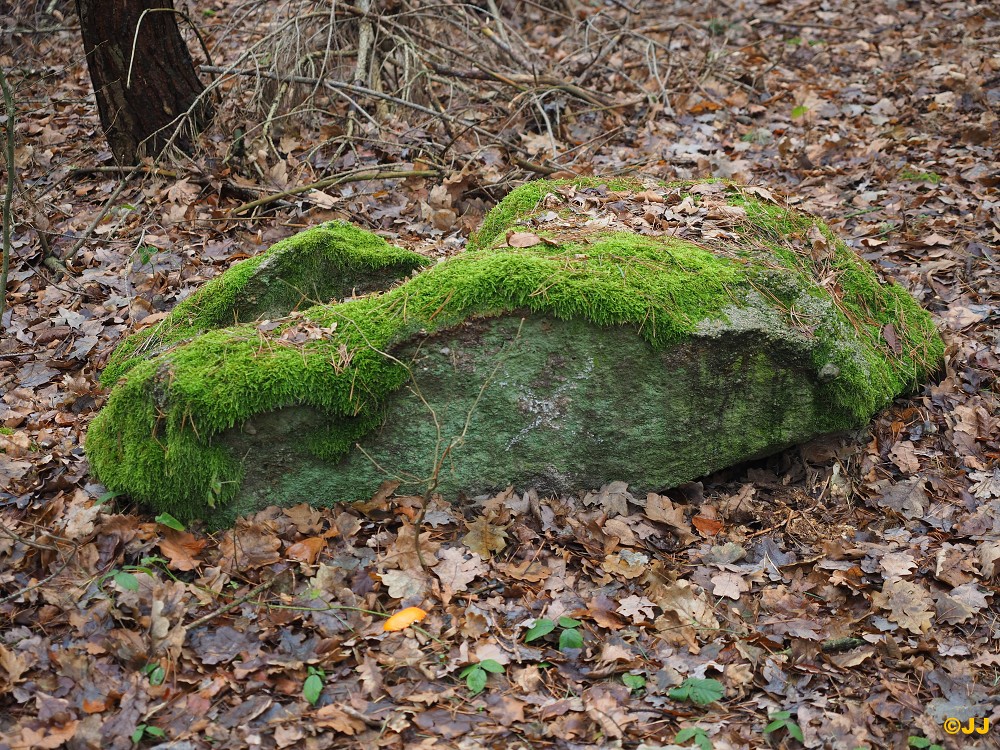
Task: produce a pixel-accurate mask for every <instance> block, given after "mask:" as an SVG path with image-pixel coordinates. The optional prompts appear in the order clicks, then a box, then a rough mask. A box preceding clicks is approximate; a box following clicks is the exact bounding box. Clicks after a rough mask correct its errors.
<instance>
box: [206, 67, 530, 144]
mask: <svg viewBox="0 0 1000 750" xmlns="http://www.w3.org/2000/svg"><path fill="white" fill-rule="evenodd" d="M198 69H199V70H202V71H204V72H206V73H219V72H228V73H230V74H232V75H242V76H254V77H257V78H269V79H271V80H272V81H291V82H292V83H304V84H307V85H315V84H316V83H318V82H319V83H322V84H323V85H324V86H326V87H328V88H331V89H333V90H334V91H348V92H350V93H352V94H360V95H362V96H370V97H372V98H374V99H382V100H383V101H387V102H392V103H393V104H398V105H399V106H401V107H407V108H409V109H412V110H414V111H416V112H423V113H424V114H425V115H430V116H431V117H434V118H437V119H440V120H446V121H448V122H452V123H455V124H456V125H461V126H462V127H464V128H468V129H469V130H472V131H473V132H475V133H478V134H479V135H481V136H483V137H485V138H489V139H490V140H491V141H495V142H498V143H501V144H502V145H503V146H504V148H506V149H509V150H513V151H519V152H520V153H522V154H525V155H528V151H527V149H525V148H524V147H523V146H518V145H517V144H515V143H511V142H508V141H504V140H503V139H501V138H500V137H499V136H498V135H497V134H496V133H491V132H490V131H488V130H487V129H486V128H483V127H481V126H479V125H477V124H476V123H475V122H473V121H471V120H465V119H463V118H461V117H455V116H454V115H449V114H448V113H447V112H438V111H437V110H434V109H431V108H430V107H425V106H424V105H422V104H417V103H415V102H408V101H406V100H405V99H401V98H400V97H398V96H392V95H391V94H385V93H383V92H381V91H376V90H375V89H371V88H368V87H366V86H355V85H354V84H350V83H341V82H340V81H319V79H317V78H308V77H306V76H288V75H279V74H277V73H270V72H267V71H260V70H228V71H227V69H224V68H220V67H216V66H214V65H199V66H198Z"/></svg>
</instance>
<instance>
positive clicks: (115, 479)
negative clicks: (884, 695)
mask: <svg viewBox="0 0 1000 750" xmlns="http://www.w3.org/2000/svg"><path fill="white" fill-rule="evenodd" d="M322 232H328V233H329V232H332V233H333V235H335V236H336V237H337V238H338V239H337V242H336V243H335V244H337V247H336V248H335V249H333V250H331V248H330V246H329V243H328V242H327V241H326V240H323V239H318V238H319V237H321V235H318V234H316V233H322ZM310 233H313V234H310ZM307 236H309V237H312V238H313V240H311V241H310V242H308V243H303V242H302V239H301V238H306V237H307ZM345 236H349V237H350V238H356V240H355V239H350V241H345V240H344V239H343V238H344V237H345ZM355 242H356V243H357V244H356V245H355V244H352V243H355ZM289 246H294V247H298V248H300V251H299V252H300V253H301V255H300V256H299V260H298V261H297V262H296V263H295V264H290V265H288V266H284V267H282V268H277V267H276V266H269V265H268V261H266V260H265V261H263V263H261V262H259V261H257V259H251V260H250V261H245V262H244V263H243V264H240V265H237V266H235V267H234V268H233V269H231V270H230V271H228V272H227V273H226V274H224V275H223V276H221V277H220V278H219V279H218V280H216V281H214V282H212V283H211V284H209V285H207V286H206V287H205V288H204V289H203V290H202V291H201V292H200V293H199V294H198V295H197V296H196V297H193V298H192V300H193V301H189V302H187V303H183V304H184V305H188V307H189V308H191V309H195V310H205V309H208V308H210V309H213V310H215V309H217V308H218V309H221V310H223V311H224V313H222V314H215V313H213V315H211V316H205V315H202V316H200V317H199V316H197V315H192V314H191V312H190V310H189V311H188V312H185V311H184V309H183V306H178V308H177V311H175V313H174V314H173V315H172V316H171V318H170V319H168V320H167V321H165V322H164V324H162V325H161V326H160V327H159V328H158V329H155V330H153V331H151V332H142V333H140V334H138V335H137V336H135V337H133V338H131V339H128V340H126V341H125V342H124V343H123V344H122V346H121V347H120V348H119V350H118V351H116V353H115V356H114V357H113V360H112V363H111V365H110V366H109V368H108V370H107V371H106V373H105V375H106V377H107V378H108V379H109V380H111V381H113V380H115V379H118V380H117V383H116V384H114V387H113V390H112V393H111V396H110V398H109V400H108V403H107V406H106V407H105V408H104V410H103V411H102V412H101V413H100V414H99V415H98V417H97V418H96V419H95V420H94V422H93V424H92V425H91V428H90V432H89V434H88V438H87V452H88V455H89V456H90V461H91V464H92V466H93V468H94V470H95V472H96V473H97V476H98V477H99V478H100V479H101V480H102V481H103V482H104V483H105V484H106V485H107V486H108V487H109V488H110V489H114V490H124V491H126V492H128V493H130V494H131V495H132V496H133V497H134V498H136V499H138V500H140V501H143V502H145V503H148V504H149V505H151V506H153V507H154V508H156V509H159V510H166V511H169V512H170V513H172V514H173V515H175V516H177V517H179V518H185V519H187V518H193V517H210V518H211V520H212V521H213V523H215V524H221V523H226V522H228V521H230V520H231V519H232V518H234V517H235V516H236V515H237V514H238V513H243V512H248V511H251V510H253V509H255V508H259V507H261V506H263V505H268V504H295V503H299V502H303V501H305V502H309V503H313V504H317V505H328V504H332V503H336V502H344V501H352V500H357V499H366V498H369V497H371V495H372V494H373V493H374V492H375V491H376V490H377V488H378V486H379V484H380V483H381V482H383V481H385V480H386V479H392V480H396V481H399V482H401V484H402V488H401V489H402V490H403V491H411V492H421V491H424V490H426V489H427V488H429V487H435V488H436V489H437V490H439V491H441V492H443V493H444V494H445V495H446V496H448V497H452V498H455V497H458V496H459V494H460V493H462V492H465V493H468V494H474V493H479V492H484V491H489V490H492V489H497V488H500V487H504V486H506V485H508V484H514V485H518V486H522V487H523V486H536V487H539V488H540V489H543V490H550V491H573V490H583V489H589V488H596V487H598V486H600V485H602V484H604V483H606V482H608V481H611V480H615V479H621V480H625V481H627V482H629V484H630V485H632V486H633V487H635V488H637V489H660V488H664V487H668V486H671V485H675V484H678V483H681V482H685V481H688V480H690V479H693V478H695V477H698V476H701V475H704V474H706V473H709V472H711V471H714V470H717V469H720V468H723V467H725V466H729V465H732V464H735V463H739V462H741V461H744V460H747V459H750V458H754V457H759V456H764V455H767V454H769V453H773V452H775V451H778V450H781V449H782V448H785V447H787V446H789V445H792V444H794V443H797V442H800V441H804V440H808V439H810V438H812V437H815V436H817V435H820V434H823V433H828V432H834V431H838V430H843V429H848V428H855V427H859V426H861V425H863V424H865V422H866V421H867V420H868V419H870V417H871V415H872V414H873V413H874V412H875V411H876V410H878V409H880V408H882V407H883V406H885V405H886V404H888V403H889V402H890V401H891V400H892V399H893V398H894V397H895V396H897V395H899V394H900V393H903V392H905V391H907V390H908V389H910V388H912V387H913V386H914V385H915V384H916V383H918V382H919V381H920V380H921V379H922V378H923V377H925V376H926V375H927V373H928V372H929V371H930V370H931V369H933V368H934V367H936V366H937V364H938V362H939V360H940V359H941V356H942V351H943V346H942V343H941V340H940V338H939V337H938V335H937V333H936V332H935V329H934V326H933V323H932V321H931V319H930V316H929V315H928V314H927V313H926V312H924V311H923V310H921V309H920V308H919V307H918V306H917V305H916V303H915V302H914V301H913V299H912V298H911V297H910V296H909V295H908V294H907V293H906V292H905V291H904V290H903V289H901V288H900V287H898V286H896V285H894V284H890V283H885V282H884V281H882V280H880V279H879V278H878V276H877V275H876V273H875V271H874V270H872V269H871V268H870V267H869V266H868V265H867V264H866V263H864V262H863V261H862V260H861V259H859V258H858V257H857V256H856V255H855V254H854V253H852V252H851V251H850V250H849V249H848V248H847V247H846V246H845V245H844V244H843V243H842V242H840V241H839V240H837V239H836V238H835V237H833V235H832V234H831V233H830V231H829V230H828V229H827V228H826V227H825V226H823V225H822V224H821V223H819V222H817V221H816V220H814V219H812V218H810V217H807V216H804V215H802V214H800V213H797V212H795V211H792V210H790V209H788V208H786V207H784V206H781V205H779V204H778V203H776V202H775V201H774V199H773V198H772V197H771V196H770V194H769V193H767V191H765V190H762V189H760V188H746V187H740V186H733V185H724V184H721V183H693V184H684V185H674V186H669V185H661V184H640V183H635V182H628V181H618V182H612V183H610V184H603V183H601V182H598V181H596V180H589V181H577V182H575V183H569V182H536V183H531V184H528V185H525V186H524V187H522V188H519V189H517V190H515V191H514V192H513V193H511V194H510V195H509V196H508V197H507V198H506V199H505V200H504V201H503V202H501V204H500V205H499V206H497V207H496V208H495V209H494V210H493V211H492V212H491V213H490V215H489V216H487V217H486V219H485V220H484V223H483V227H482V229H481V230H480V231H479V233H478V234H477V235H476V236H475V237H474V238H473V240H472V241H471V242H470V244H469V249H468V251H467V252H465V253H463V254H461V255H458V256H456V257H454V258H451V259H449V260H446V261H443V262H441V263H438V264H437V265H434V266H432V267H429V268H427V269H426V270H424V271H422V272H420V273H418V274H415V275H413V276H410V277H408V278H405V281H401V282H400V283H398V284H397V285H395V286H393V287H392V288H390V289H388V290H387V291H384V292H381V293H373V294H370V295H368V296H366V297H363V298H360V299H352V300H348V301H340V300H341V299H342V298H343V297H344V296H346V295H347V294H349V293H350V290H351V289H353V288H359V287H360V288H362V289H377V288H384V286H385V285H386V283H387V282H390V281H391V280H393V279H403V278H404V277H406V275H407V273H409V272H410V271H411V270H413V269H415V268H417V267H418V266H419V265H420V260H419V258H418V257H417V256H414V255H413V254H411V253H407V252H406V251H403V250H399V249H397V248H391V247H390V246H388V245H386V244H385V243H384V242H383V241H382V240H381V239H379V238H377V237H375V236H374V235H370V234H368V233H366V232H362V231H361V230H357V229H353V228H350V229H348V228H346V227H345V226H343V225H337V226H334V227H321V228H318V229H314V230H310V231H309V232H306V233H303V234H302V235H298V236H297V237H296V238H291V239H290V240H287V241H286V243H285V247H286V248H287V247H289ZM362 246H363V247H364V248H366V250H365V252H364V253H362V254H361V255H360V256H359V255H358V254H357V253H356V252H355V248H356V247H362ZM278 247H280V245H279V246H278ZM302 248H305V249H302ZM286 252H287V250H286ZM310 254H319V255H320V256H322V257H325V258H327V260H326V261H324V262H323V263H319V262H317V263H313V264H311V265H310V263H311V262H310V261H309V260H308V257H309V256H310ZM331 257H334V258H340V259H341V260H339V261H336V262H332V263H331V261H330V260H329V258H331ZM359 257H360V258H362V260H360V261H358V262H355V263H354V264H353V265H351V264H347V263H346V262H345V261H343V259H344V258H355V259H357V258H359ZM255 263H256V264H257V265H256V266H255V265H254V264H255ZM338 264H339V265H338ZM248 265H250V266H251V267H253V268H256V269H257V271H256V273H257V274H258V275H259V274H260V269H261V268H274V273H273V274H270V275H269V276H268V278H267V282H266V283H265V284H261V285H259V290H258V291H253V292H252V293H251V290H250V288H249V287H248V286H247V285H246V284H245V283H244V282H245V280H246V279H247V278H248V274H247V266H248ZM304 267H308V268H309V269H310V271H309V272H308V273H302V272H301V268H304ZM284 273H289V274H292V273H294V274H296V275H295V279H296V280H295V282H294V283H292V284H287V285H284V286H286V287H287V288H290V289H292V290H295V291H294V293H292V294H291V295H290V296H288V297H285V298H282V300H281V301H280V302H272V301H261V300H262V299H263V298H265V297H267V294H266V293H267V292H268V291H269V290H271V289H272V288H280V287H282V286H283V282H284V277H283V274H284ZM314 274H318V275H319V276H321V277H322V278H313V275H314ZM350 274H354V275H350ZM250 276H252V274H250ZM368 277H371V278H370V279H369V278H368ZM234 280H239V281H240V283H239V284H236V285H235V286H238V287H239V288H240V289H241V290H242V291H241V293H240V294H238V295H235V296H234V295H232V294H227V296H225V298H224V299H223V300H222V301H219V302H217V301H216V300H215V297H216V292H217V291H220V290H221V291H226V290H230V289H231V288H233V286H234V283H233V282H234ZM304 287H309V289H310V291H309V293H308V294H307V293H304V292H303V288H304ZM234 299H238V301H235V302H234ZM303 300H309V301H315V302H319V303H320V304H314V305H313V306H311V307H307V308H304V309H303V308H302V307H301V304H300V303H301V302H302V301H303ZM296 307H298V308H299V309H298V310H297V311H295V312H291V313H290V314H287V315H283V314H284V313H287V312H288V311H291V310H293V309H294V308H296ZM234 310H235V311H236V313H235V314H234ZM279 315H283V317H278V316H279ZM259 316H265V317H266V318H267V320H266V321H258V320H255V319H256V318H258V317H259ZM234 319H235V320H236V321H246V322H237V323H234V324H229V321H231V320H234ZM149 342H152V344H151V343H149ZM119 378H120V379H119ZM109 384H111V383H109Z"/></svg>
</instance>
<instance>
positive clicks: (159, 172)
mask: <svg viewBox="0 0 1000 750" xmlns="http://www.w3.org/2000/svg"><path fill="white" fill-rule="evenodd" d="M133 169H137V170H139V171H140V172H144V173H145V174H151V175H156V176H157V177H169V178H170V179H172V180H176V179H177V178H178V177H179V176H180V175H179V174H178V173H177V172H174V171H173V170H170V169H160V168H159V167H150V166H148V165H146V164H139V165H137V166H123V167H120V166H117V165H110V166H104V167H73V169H71V170H69V173H70V174H73V175H76V174H128V173H129V172H131V171H132V170H133Z"/></svg>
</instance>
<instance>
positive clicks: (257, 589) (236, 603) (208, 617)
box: [184, 568, 291, 632]
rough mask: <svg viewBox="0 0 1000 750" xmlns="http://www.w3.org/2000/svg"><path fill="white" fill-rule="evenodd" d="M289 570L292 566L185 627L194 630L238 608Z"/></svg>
mask: <svg viewBox="0 0 1000 750" xmlns="http://www.w3.org/2000/svg"><path fill="white" fill-rule="evenodd" d="M289 570H291V568H285V570H282V571H279V572H278V573H277V574H275V576H274V578H272V579H271V580H269V581H264V583H262V584H260V585H259V586H255V587H254V588H252V589H250V591H248V592H247V593H246V595H244V596H241V597H240V598H239V599H234V600H233V601H231V602H229V604H224V605H223V606H221V607H219V608H218V609H216V610H214V611H213V612H209V613H208V614H207V615H205V616H204V617H199V618H198V619H197V620H195V621H194V622H192V623H191V624H189V625H185V626H184V629H185V630H187V631H189V632H190V631H191V630H194V629H195V628H199V627H201V626H202V625H205V624H206V623H209V622H211V621H212V620H214V619H215V618H216V617H219V616H220V615H224V614H226V612H229V611H230V610H233V609H236V608H237V607H238V606H240V605H241V604H243V603H244V602H246V601H249V600H250V599H253V598H254V597H255V596H257V594H259V593H261V592H263V591H267V590H268V589H269V588H271V587H272V586H273V585H274V584H275V583H277V582H278V579H279V578H281V576H282V575H284V574H285V573H287V572H288V571H289Z"/></svg>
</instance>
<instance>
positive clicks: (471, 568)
mask: <svg viewBox="0 0 1000 750" xmlns="http://www.w3.org/2000/svg"><path fill="white" fill-rule="evenodd" d="M438 559H439V560H440V562H439V563H438V564H437V566H435V568H434V575H436V576H437V577H438V580H439V581H441V600H442V602H444V603H445V604H447V603H448V602H450V601H451V598H452V596H453V595H454V594H456V593H457V592H459V591H465V590H466V589H467V588H468V586H469V584H470V583H471V582H472V581H473V580H475V578H476V577H477V576H484V575H486V574H487V572H488V571H487V568H486V566H485V565H484V564H483V562H482V560H481V559H479V558H477V557H471V558H469V559H466V557H465V551H464V550H462V549H459V548H458V547H445V548H444V549H442V550H440V551H439V552H438Z"/></svg>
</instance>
